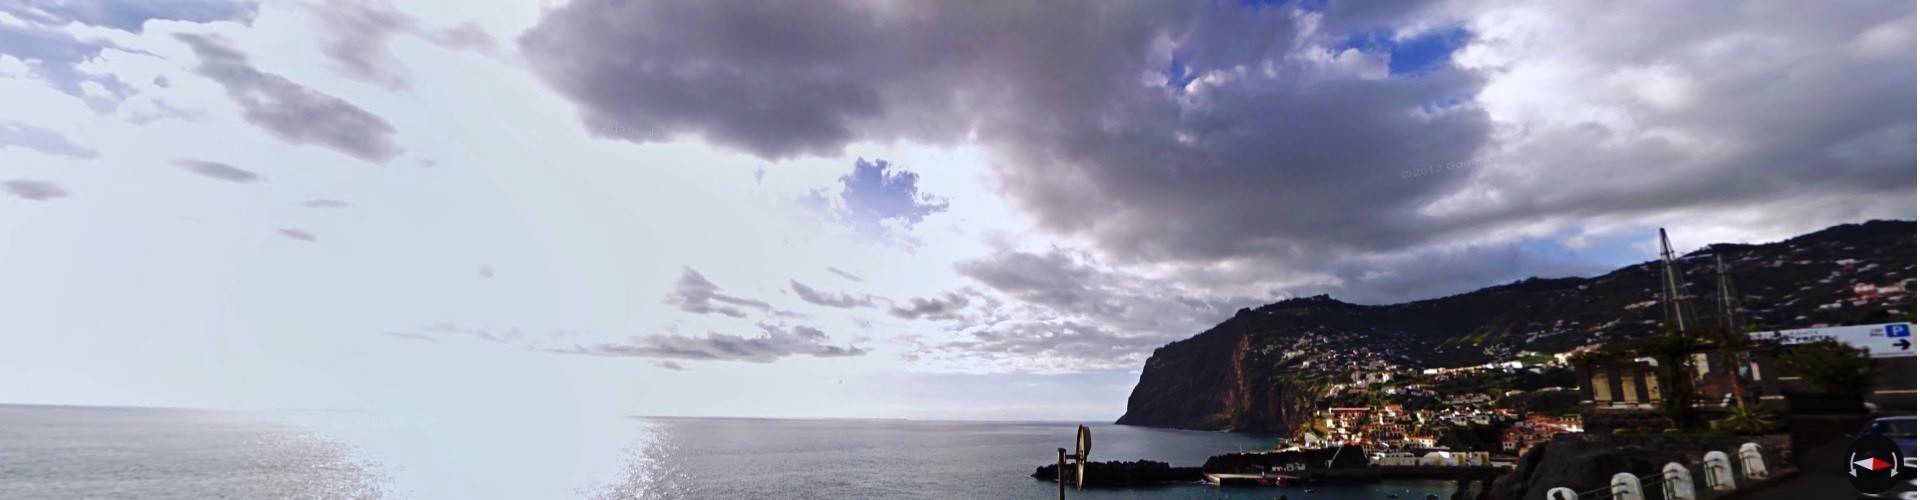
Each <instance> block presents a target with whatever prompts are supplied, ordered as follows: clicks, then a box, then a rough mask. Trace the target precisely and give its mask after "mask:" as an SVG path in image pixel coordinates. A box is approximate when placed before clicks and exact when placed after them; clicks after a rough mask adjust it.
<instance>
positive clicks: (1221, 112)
mask: <svg viewBox="0 0 1920 500" xmlns="http://www.w3.org/2000/svg"><path fill="white" fill-rule="evenodd" d="M1915 108H1916V102H1915V18H1914V5H1913V4H1912V3H1910V2H1865V1H1863V2H1837V3H1832V4H1822V5H1821V6H1820V7H1818V8H1812V7H1809V6H1807V5H1806V4H1803V3H1799V2H1746V1H1741V2H1735V1H1718V0H1713V1H1701V2H1673V1H1661V2H1648V1H1626V2H1606V3H1600V2H1577V1H1564V2H1562V1H1553V2H1493V1H1475V0H1435V1H1410V2H1348V1H1338V0H1329V1H1311V2H1252V1H1245V2H1234V1H1158V0H1140V1H1095V0H1062V1H1055V2H1022V1H1003V0H988V1H927V2H901V1H891V0H828V1H823V2H806V3H795V2H780V1H770V0H769V1H759V0H700V1H692V0H686V1H681V0H662V1H616V0H571V1H544V2H493V1H482V2H435V1H414V2H391V3H390V2H387V1H383V0H345V1H325V2H322V1H313V2H298V1H264V2H253V1H244V0H180V1H171V2H146V1H140V0H67V1H58V2H35V1H22V0H0V402H16V403H48V404H99V405H142V406H144V405H153V406H187V407H212V408H326V409H364V410H380V411H391V412H427V413H432V412H492V411H500V410H501V409H504V408H561V409H565V410H564V411H567V412H576V413H596V414H598V413H605V414H638V415H725V416H753V417H805V418H812V417H861V418H865V417H880V418H940V419H1045V420H1056V419H1068V420H1071V419H1082V420H1090V421H1105V420H1110V419H1113V418H1116V417H1118V416H1119V415H1120V413H1122V411H1123V410H1124V408H1125V402H1126V396H1127V394H1128V392H1129V391H1130V390H1131V388H1132V385H1133V382H1134V381H1136V380H1137V378H1138V376H1139V370H1140V368H1141V366H1142V365H1143V363H1144V362H1145V360H1146V358H1147V356H1148V355H1150V354H1151V353H1152V351H1153V349H1155V348H1157V347H1159V346H1162V345H1164V344H1166V343H1168V342H1171V341H1174V340H1179V339H1182V338H1186V337H1188V336H1191V335H1193V334H1196V333H1198V332H1200V331H1202V330H1204V329H1206V328H1207V327H1209V326H1211V325H1213V324H1216V323H1218V322H1220V321H1222V320H1224V319H1226V318H1228V317H1230V316H1231V315H1232V314H1233V312H1234V311H1235V310H1237V309H1239V308H1242V307H1249V306H1258V305H1260V304H1264V303H1269V302H1274V301H1278V300H1282V299H1285V298H1289V297H1300V296H1310V295H1317V294H1331V295H1332V296H1334V297H1335V298H1339V299H1342V300H1347V301H1350V302H1357V303H1367V304H1384V303H1394V302H1400V301H1407V300H1417V299H1424V298H1433V297H1439V296H1445V295H1449V294H1455V293H1461V292H1466V291H1471V290H1473V289H1476V288H1480V287H1484V286H1489V285H1495V284H1500V283H1505V282H1510V281H1513V280H1516V279H1521V278H1525V277H1529V276H1542V277H1559V276H1584V275H1594V274H1598V273H1602V272H1605V271H1608V270H1611V269H1613V268H1616V267H1619V266H1622V265H1626V264H1630V263H1634V262H1639V261H1642V260H1646V259H1649V258H1651V257H1652V256H1653V254H1654V250H1653V247H1654V245H1655V241H1654V230H1655V229H1656V228H1660V227H1666V228H1668V229H1669V230H1670V231H1671V232H1672V233H1673V235H1674V239H1675V242H1676V244H1677V246H1679V247H1681V250H1683V251H1685V250H1690V249H1692V248H1697V247H1700V246H1704V245H1706V244H1709V243H1715V242H1765V241H1775V240H1779V239H1784V238H1787V237H1790V236H1793V235H1797V234H1801V233H1805V232H1809V231H1813V230H1817V229H1820V228H1824V227H1827V226H1830V225H1834V224H1839V223H1849V222H1861V221H1865V220H1869V219H1877V218H1899V219H1912V218H1914V216H1915V215H1914V212H1915V187H1914V181H1915V171H1916V167H1915V128H1914V126H1915V111H1914V110H1915Z"/></svg>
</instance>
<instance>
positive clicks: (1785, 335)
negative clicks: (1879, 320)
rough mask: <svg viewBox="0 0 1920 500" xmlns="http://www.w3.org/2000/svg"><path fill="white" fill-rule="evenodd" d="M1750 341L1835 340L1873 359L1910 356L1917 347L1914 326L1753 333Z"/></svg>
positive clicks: (1796, 341)
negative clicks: (1865, 353) (1859, 350)
mask: <svg viewBox="0 0 1920 500" xmlns="http://www.w3.org/2000/svg"><path fill="white" fill-rule="evenodd" d="M1753 338H1756V339H1779V340H1780V343H1781V344H1784V345H1794V344H1803V343H1807V342H1812V341H1815V340H1819V339H1834V340H1838V341H1840V342H1841V343H1843V344H1847V345H1849V346H1853V347H1857V348H1861V349H1866V350H1867V354H1868V355H1870V356H1873V357H1876V358H1897V357H1902V356H1912V355H1913V350H1914V348H1915V347H1916V346H1915V345H1914V338H1913V323H1887V324H1880V325H1856V326H1830V327H1826V328H1801V329H1798V330H1780V331H1775V332H1754V333H1753Z"/></svg>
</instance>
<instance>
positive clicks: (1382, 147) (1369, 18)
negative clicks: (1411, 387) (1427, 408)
mask: <svg viewBox="0 0 1920 500" xmlns="http://www.w3.org/2000/svg"><path fill="white" fill-rule="evenodd" d="M1749 7H1750V6H1746V5H1744V4H1739V3H1735V2H1718V1H1716V2H1707V3H1672V2H1636V3H1634V4H1633V5H1632V7H1630V8H1622V7H1621V6H1609V5H1590V4H1543V3H1522V4H1502V3H1462V2H1390V3H1379V2H1352V1H1338V0H1336V1H1332V2H1297V3H1273V4H1265V3H1249V2H1178V1H1145V2H1124V3H1115V2H1097V1H1091V0H1088V1H1061V2H1048V3H1046V4H1045V5H1039V6H1035V5H1032V4H1029V3H1024V2H991V1H990V2H968V3H960V2H912V3H908V4H900V3H894V2H872V1H863V0H843V1H833V2H827V3H825V4H823V5H817V6H809V7H808V8H801V7H797V6H791V5H788V4H784V3H780V2H762V1H752V0H718V1H701V2H694V1H665V2H649V3H646V4H642V5H634V4H630V3H625V2H617V1H613V0H578V1H574V2H570V3H568V4H567V5H565V6H563V7H559V8H555V9H553V10H550V11H547V12H546V13H545V14H544V15H543V16H542V18H541V19H540V22H539V23H538V24H536V25H535V26H534V27H533V28H532V29H530V30H528V31H527V32H526V33H525V34H524V35H523V36H522V37H521V38H520V39H519V41H518V43H519V45H520V47H521V48H522V50H523V52H524V53H525V54H527V55H528V57H529V67H531V68H532V69H533V70H534V72H535V73H536V74H537V75H538V76H539V77H540V78H541V79H542V80H543V81H545V82H546V83H547V84H548V85H549V86H550V87H552V88H554V89H555V90H556V91H558V92H559V93H560V94H561V95H563V96H565V97H567V98H568V99H570V100H571V101H573V102H574V103H575V104H576V105H577V106H578V112H579V114H580V118H581V120H582V121H583V122H584V123H585V124H586V125H587V126H588V128H589V129H590V130H593V131H594V132H596V133H598V134H600V135H602V136H605V137H611V138H617V139H622V140H629V141H635V142H656V141H666V140H672V139H674V138H676V137H682V136H698V137H701V138H704V139H705V140H706V141H708V142H709V143H712V144H717V145H721V146H723V147H730V148H734V149H737V150H740V151H743V152H746V153H749V154H753V155H757V156H760V157H763V158H771V159H778V158H788V157H801V156H825V157H833V156H838V155H840V154H842V152H843V151H844V149H845V147H846V146H847V145H849V144H852V143H856V142H868V143H886V142H890V141H896V140H908V141H914V142H919V143H931V144H952V143H958V142H962V141H965V142H967V143H970V144H979V145H981V146H984V147H986V148H988V149H989V150H990V151H991V152H992V154H993V155H994V156H995V159H994V161H992V162H990V163H989V164H990V165H991V168H993V171H994V173H995V174H996V175H995V176H994V177H993V180H994V182H995V184H996V187H997V188H998V190H999V191H1000V192H1001V193H1002V194H1003V195H1005V196H1007V197H1008V198H1009V199H1010V200H1011V201H1012V202H1013V203H1014V204H1015V205H1016V207H1018V208H1019V209H1020V210H1021V211H1023V212H1024V213H1025V214H1027V215H1029V216H1031V217H1033V218H1034V220H1035V221H1036V222H1038V224H1039V226H1040V228H1041V229H1044V230H1046V231H1048V232H1050V233H1052V235H1053V236H1056V237H1063V238H1068V239H1072V240H1075V241H1085V242H1088V244H1089V247H1088V248H1087V249H1086V250H1087V251H1088V252H1090V254H1091V255H1092V257H1091V258H1089V259H1084V260H1086V261H1088V262H1097V263H1100V264H1102V265H1109V266H1114V267H1115V270H1113V271H1112V272H1111V273H1109V274H1112V275H1114V276H1119V277H1122V278H1125V277H1127V276H1129V275H1135V274H1138V273H1135V271H1134V270H1139V269H1154V270H1156V271H1155V272H1154V273H1153V274H1155V275H1157V277H1160V278H1165V279H1176V280H1179V279H1193V278H1197V277H1215V278H1223V279H1225V280H1226V281H1225V282H1222V283H1220V284H1219V286H1208V285H1207V284H1206V282H1201V281H1186V282H1183V283H1194V284H1195V286H1194V287H1193V288H1196V289H1197V290H1195V292H1196V295H1197V296H1204V297H1207V299H1206V300H1227V299H1230V298H1233V297H1241V296H1248V295H1250V294H1249V293H1248V292H1247V291H1246V290H1245V289H1252V288H1265V289H1272V290H1278V291H1281V292H1283V293H1294V292H1301V291H1306V290H1315V289H1328V288H1337V289H1341V290H1343V291H1345V292H1349V293H1351V295H1350V296H1351V297H1367V298H1373V299H1379V300H1392V299H1400V298H1418V297H1411V296H1410V295H1409V294H1408V293H1404V292H1401V291H1397V290H1395V289H1392V288H1391V287H1394V286H1400V285H1407V286H1411V287H1412V288H1411V289H1412V290H1420V291H1424V292H1431V293H1439V291H1441V290H1450V291H1463V290H1468V289H1472V288H1474V287H1478V286H1485V285H1490V284H1494V283H1497V282H1498V281H1495V282H1487V281H1484V280H1487V279H1489V278H1492V277H1494V276H1504V275H1507V274H1509V273H1521V274H1545V275H1552V274H1557V273H1563V272H1569V271H1577V270H1582V269H1596V268H1604V267H1606V266H1605V265H1602V264H1606V265H1612V264H1620V263H1622V262H1618V261H1617V258H1616V259H1615V260H1606V261H1601V262H1594V261H1587V262H1569V261H1566V260H1563V259H1555V258H1525V259H1521V260H1519V261H1517V266H1509V265H1507V264H1508V262H1506V261H1504V260H1503V259H1512V258H1514V256H1515V255H1522V254H1528V255H1531V254H1530V253H1529V252H1532V250H1529V249H1528V247H1529V246H1540V245H1547V246H1556V245H1563V244H1569V243H1565V242H1562V241H1552V240H1546V241H1542V238H1556V237H1560V238H1566V237H1567V236H1566V235H1568V234H1572V233H1577V232H1585V231H1584V230H1579V231H1576V230H1577V229H1580V228H1593V227H1604V228H1610V230H1611V231H1615V234H1616V235H1617V234H1618V233H1617V232H1618V231H1623V230H1638V229H1640V228H1642V227H1647V226H1649V225H1652V224H1662V225H1665V224H1670V223H1671V222H1672V221H1676V220H1685V221H1689V223H1690V224H1695V225H1699V226H1705V227H1708V228H1710V229H1717V230H1725V231H1729V232H1734V233H1741V232H1745V234H1753V231H1754V230H1755V229H1754V228H1753V226H1752V225H1751V221H1752V219H1753V217H1752V214H1756V213H1773V214H1778V215H1777V216H1776V217H1774V218H1772V219H1769V221H1768V224H1767V225H1768V227H1769V228H1771V229H1769V230H1770V231H1774V232H1775V233H1778V232H1782V231H1784V232H1788V233H1790V232H1792V231H1804V230H1810V229H1815V228H1819V227H1824V226H1826V225H1829V224H1832V223H1835V222H1843V221H1853V220H1859V219H1861V218H1867V217H1893V218H1911V217H1912V216H1913V214H1914V204H1913V200H1912V197H1911V192H1912V191H1913V189H1914V177H1913V175H1912V172H1913V171H1914V169H1915V157H1914V155H1913V154H1912V150H1913V147H1914V142H1913V141H1914V139H1913V137H1914V130H1915V118H1914V113H1913V109H1914V105H1913V104H1914V102H1915V97H1914V93H1913V91H1912V89H1913V88H1914V86H1915V79H1914V78H1915V77H1914V75H1915V69H1914V68H1915V67H1914V59H1915V57H1914V50H1915V49H1914V46H1913V44H1912V43H1911V41H1912V38H1913V36H1912V34H1911V33H1912V31H1913V30H1912V26H1913V19H1914V6H1913V5H1911V4H1901V3H1868V4H1848V5H1843V6H1838V7H1835V8H1832V9H1823V10H1821V11H1818V12H1810V11H1804V9H1793V8H1786V7H1766V8H1749ZM1626 31H1632V32H1635V33H1641V35H1640V36H1634V37H1619V36H1615V34H1617V33H1620V32H1626ZM1462 165H1465V166H1469V167H1470V168H1458V166H1462ZM863 167H864V168H871V166H863ZM857 170H858V169H857ZM1415 172H1418V173H1420V174H1419V175H1410V174H1412V173H1415ZM856 177H858V176H856ZM882 184H883V185H884V183H882ZM892 199H895V200H897V199H899V198H898V197H895V198H892ZM888 206H892V207H899V206H901V205H899V204H897V203H896V204H893V205H888ZM871 213H875V214H887V213H901V212H899V211H897V210H896V211H891V212H889V211H884V210H876V211H874V212H871ZM908 213H911V212H908ZM1587 236H1590V235H1588V234H1582V235H1580V236H1576V237H1574V238H1585V237H1587ZM1408 255H1426V256H1445V257H1446V258H1447V259H1449V262H1452V263H1453V264H1454V265H1451V266H1447V267H1444V268H1443V267H1440V266H1426V265H1419V264H1411V267H1413V268H1412V269H1398V270H1395V271H1396V272H1394V273H1390V274H1391V275H1392V279H1382V278H1384V277H1386V276H1387V274H1383V273H1384V270H1383V269H1382V268H1379V267H1377V266H1378V265H1381V264H1387V263H1406V262H1407V261H1405V260H1404V259H1405V257H1406V256H1408ZM1042 256H1043V257H1044V255H1042ZM1328 263H1335V265H1332V266H1329V265H1327V264H1328ZM1003 264H1005V265H1008V266H1016V265H1022V264H1033V263H1022V262H1017V261H1016V262H1005V263H1003ZM1057 269H1059V270H1061V271H1063V272H1065V271H1072V269H1071V268H1065V267H1061V268H1057ZM974 271H975V272H977V273H980V274H981V275H982V276H983V277H985V278H988V279H997V280H999V281H998V282H999V284H1000V285H1001V286H1003V287H1005V288H1007V289H1008V291H1010V292H1012V293H1014V294H1016V295H1021V296H1022V297H1025V298H1026V299H1031V300H1033V301H1035V303H1036V304H1037V305H1039V306H1043V307H1048V308H1055V307H1059V308H1066V309H1072V310H1080V309H1081V308H1087V307H1105V306H1103V302H1101V301H1102V300H1107V299H1115V297H1113V296H1101V295H1091V296H1090V295H1088V292H1087V291H1085V290H1075V289H1067V288H1062V287H1058V286H1051V287H1048V286H1037V285H1035V284H1032V283H1021V282H1019V280H1018V277H1017V276H1009V275H1002V276H992V275H987V274H985V273H987V272H988V271H990V270H988V269H975V270H974ZM1369 277H1373V278H1369ZM1210 288H1233V289H1232V290H1210ZM1125 289H1129V290H1130V289H1133V288H1131V285H1128V287H1126V288H1125ZM1116 300H1122V302H1125V301H1126V300H1131V299H1116ZM1107 305H1111V304H1107ZM1127 310H1131V309H1127ZM1102 314H1110V313H1102ZM1113 321H1114V322H1117V323H1137V322H1139V321H1138V318H1132V319H1122V320H1113ZM1116 331H1131V330H1116Z"/></svg>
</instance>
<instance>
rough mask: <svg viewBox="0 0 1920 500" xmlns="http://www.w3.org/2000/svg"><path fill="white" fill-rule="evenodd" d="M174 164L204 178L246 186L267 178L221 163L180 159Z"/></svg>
mask: <svg viewBox="0 0 1920 500" xmlns="http://www.w3.org/2000/svg"><path fill="white" fill-rule="evenodd" d="M173 164H174V165H175V166H178V167H180V168H183V169H186V170H187V171H188V172H193V173H196V174H200V175H203V176H207V177H212V178H215V179H220V180H223V181H228V182H238V183H243V184H244V183H250V182H259V181H262V180H265V178H264V177H261V176H260V174H256V173H253V172H252V171H249V170H246V169H243V168H240V167H235V166H233V165H228V164H225V163H220V162H216V161H206V160H195V159H191V158H180V159H176V160H173Z"/></svg>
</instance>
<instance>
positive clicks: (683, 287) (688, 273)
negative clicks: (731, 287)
mask: <svg viewBox="0 0 1920 500" xmlns="http://www.w3.org/2000/svg"><path fill="white" fill-rule="evenodd" d="M666 303H667V305H671V306H674V307H677V308H679V309H680V310H682V311H686V312H690V313H695V314H720V315H725V316H732V317H735V318H745V317H747V312H746V311H745V310H742V309H741V308H743V307H744V308H750V309H758V310H760V311H762V312H771V311H773V306H771V305H768V304H767V303H766V302H764V301H760V300H754V299H748V298H741V297H735V296H732V295H727V294H724V293H720V286H719V285H715V284H713V282H712V281H707V277H706V276H704V275H701V274H700V272H699V271H694V270H693V269H692V268H681V269H680V281H679V282H678V283H675V284H674V286H673V292H672V293H669V294H667V302H666Z"/></svg>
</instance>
